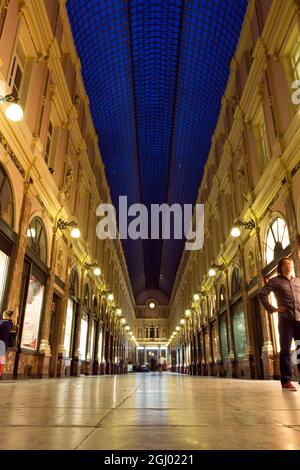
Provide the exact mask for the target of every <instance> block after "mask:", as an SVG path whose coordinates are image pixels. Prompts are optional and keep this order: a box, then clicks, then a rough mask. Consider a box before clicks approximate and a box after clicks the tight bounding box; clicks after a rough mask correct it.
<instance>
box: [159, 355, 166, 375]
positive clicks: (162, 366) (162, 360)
mask: <svg viewBox="0 0 300 470" xmlns="http://www.w3.org/2000/svg"><path fill="white" fill-rule="evenodd" d="M164 365H165V359H164V358H163V357H162V355H160V356H159V360H158V370H159V373H160V374H161V373H162V371H163V368H164Z"/></svg>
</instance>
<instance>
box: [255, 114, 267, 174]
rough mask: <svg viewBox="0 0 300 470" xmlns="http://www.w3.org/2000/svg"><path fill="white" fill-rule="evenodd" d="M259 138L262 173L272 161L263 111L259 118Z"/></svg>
mask: <svg viewBox="0 0 300 470" xmlns="http://www.w3.org/2000/svg"><path fill="white" fill-rule="evenodd" d="M257 137H258V145H259V154H260V155H259V156H260V162H259V163H260V169H261V172H263V170H264V169H265V168H266V166H267V164H268V162H269V160H270V148H269V141H268V133H267V127H266V122H265V119H264V113H263V110H262V109H261V111H260V113H259V116H258V125H257Z"/></svg>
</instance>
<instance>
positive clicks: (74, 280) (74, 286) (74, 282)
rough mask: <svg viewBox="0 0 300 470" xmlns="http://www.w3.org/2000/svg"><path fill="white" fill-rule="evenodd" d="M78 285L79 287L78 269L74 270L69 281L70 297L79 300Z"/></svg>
mask: <svg viewBox="0 0 300 470" xmlns="http://www.w3.org/2000/svg"><path fill="white" fill-rule="evenodd" d="M78 285H79V280H78V273H77V269H76V268H73V269H72V271H71V273H70V279H69V294H70V297H76V298H78Z"/></svg>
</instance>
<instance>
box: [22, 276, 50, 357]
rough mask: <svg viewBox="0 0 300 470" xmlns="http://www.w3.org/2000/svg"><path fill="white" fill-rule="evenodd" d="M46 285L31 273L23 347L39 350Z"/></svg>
mask: <svg viewBox="0 0 300 470" xmlns="http://www.w3.org/2000/svg"><path fill="white" fill-rule="evenodd" d="M43 298H44V286H43V285H42V284H41V283H40V282H39V281H38V280H37V279H36V278H35V276H33V275H31V276H30V279H29V285H28V293H27V301H26V307H25V314H24V322H23V331H22V339H21V347H22V348H27V349H32V350H34V351H36V350H37V346H38V336H39V326H40V319H41V313H42V307H43Z"/></svg>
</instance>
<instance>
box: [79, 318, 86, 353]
mask: <svg viewBox="0 0 300 470" xmlns="http://www.w3.org/2000/svg"><path fill="white" fill-rule="evenodd" d="M87 332H88V316H87V315H86V314H83V315H82V319H81V324H80V345H79V354H80V358H81V359H82V360H85V359H86V346H87Z"/></svg>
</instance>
